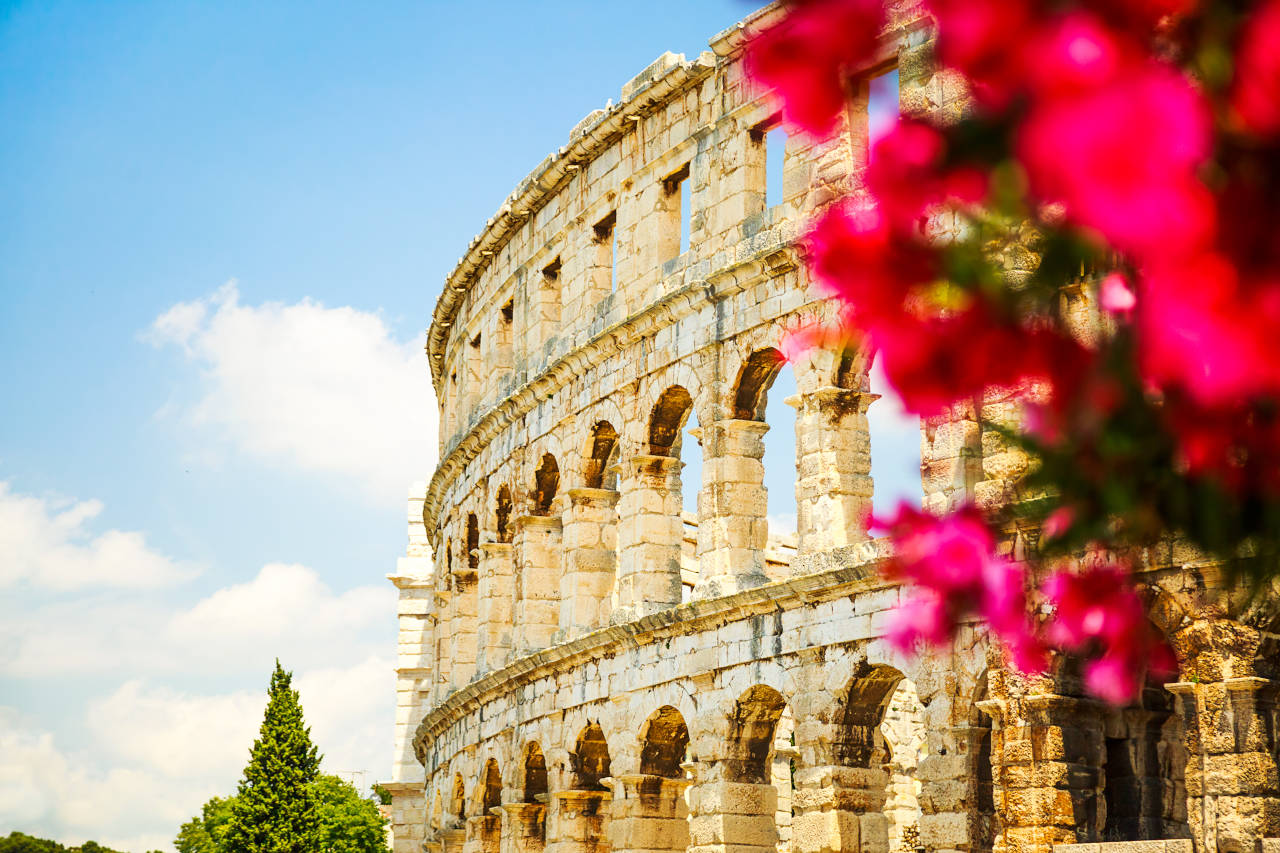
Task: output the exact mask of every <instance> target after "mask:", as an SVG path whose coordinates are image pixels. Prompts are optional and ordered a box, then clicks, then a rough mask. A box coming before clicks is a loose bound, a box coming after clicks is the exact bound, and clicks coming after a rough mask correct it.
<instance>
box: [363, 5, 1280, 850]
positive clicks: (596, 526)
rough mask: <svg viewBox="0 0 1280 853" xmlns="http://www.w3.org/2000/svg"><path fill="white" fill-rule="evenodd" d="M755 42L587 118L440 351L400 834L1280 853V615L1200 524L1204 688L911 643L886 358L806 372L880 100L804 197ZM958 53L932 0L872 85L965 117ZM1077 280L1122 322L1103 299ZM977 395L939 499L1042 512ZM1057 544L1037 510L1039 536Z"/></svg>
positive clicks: (436, 342) (1158, 609)
mask: <svg viewBox="0 0 1280 853" xmlns="http://www.w3.org/2000/svg"><path fill="white" fill-rule="evenodd" d="M771 14H775V12H774V11H772V10H766V11H764V12H762V13H758V14H757V15H756V16H753V18H754V21H755V22H758V21H759V20H761V19H762V18H765V17H767V16H768V15H771ZM750 23H752V22H750V21H749V22H748V24H750ZM743 33H744V29H743V28H742V27H738V28H735V29H733V30H730V31H727V32H725V33H722V34H721V35H719V36H717V37H716V38H715V39H713V40H712V42H711V45H710V46H711V51H710V52H706V53H703V54H702V55H701V56H699V57H697V58H696V59H694V60H692V61H687V60H685V59H684V58H683V57H677V56H673V55H671V54H666V55H664V56H663V57H661V58H660V59H659V60H658V61H657V62H655V63H654V64H653V65H652V66H650V67H649V68H648V69H646V70H645V71H644V72H643V73H642V74H641V75H639V76H638V77H636V78H635V79H634V80H632V81H631V82H629V83H627V84H626V85H625V86H624V87H623V90H622V97H621V100H620V101H619V103H618V104H617V105H615V106H612V107H611V108H609V109H608V110H604V111H597V112H595V113H593V114H592V115H590V116H588V117H587V118H586V119H584V120H583V121H582V122H581V123H580V124H579V125H578V126H577V127H576V128H574V130H573V131H572V133H571V135H570V140H569V143H568V144H567V145H566V146H565V147H564V148H562V149H561V150H560V151H558V152H556V153H555V154H554V155H552V156H551V157H549V158H548V159H547V160H546V161H544V162H543V163H542V164H541V165H539V167H538V168H537V169H535V170H534V172H533V173H532V174H531V175H530V176H529V178H528V179H526V180H525V182H523V183H522V184H521V185H520V186H519V187H518V188H517V189H516V191H515V192H514V193H513V194H512V196H511V198H510V199H509V200H508V202H507V203H506V204H505V205H504V206H503V208H502V209H501V210H500V211H499V213H498V214H497V216H495V217H494V218H493V219H492V220H491V221H490V222H489V223H488V224H487V225H486V228H485V230H484V232H483V234H481V235H480V236H479V237H478V238H476V240H475V241H474V242H473V243H472V245H471V246H470V247H469V248H468V250H467V253H466V255H465V257H464V258H463V259H462V260H461V261H460V262H459V265H458V267H457V269H456V270H455V271H454V273H453V274H452V275H451V276H450V277H449V279H448V281H447V282H446V285H445V289H444V293H443V295H442V297H441V299H440V302H439V304H438V305H437V308H436V312H435V316H434V318H433V322H432V325H431V331H430V335H429V341H428V356H429V358H430V360H431V369H432V372H433V377H434V380H435V384H436V388H437V391H438V396H439V399H440V406H441V429H440V449H441V457H442V461H441V463H440V466H439V468H438V469H437V471H436V472H435V475H434V477H433V478H432V480H431V481H430V483H427V484H423V485H421V486H419V487H418V488H417V489H416V490H415V492H414V493H413V494H412V496H411V498H410V501H409V528H410V543H409V552H408V556H407V557H406V558H405V559H404V560H402V562H401V564H400V566H399V568H398V571H397V573H396V575H395V576H393V578H392V580H393V582H394V583H395V584H396V586H397V587H398V588H399V590H400V612H399V619H400V645H399V659H400V666H399V669H398V693H397V696H398V702H397V715H396V749H397V754H396V765H395V779H394V780H393V782H392V783H391V784H389V785H388V786H387V787H388V788H390V790H391V791H392V793H393V795H394V808H393V829H394V836H395V853H418V851H419V849H425V850H429V851H436V853H482V851H483V853H603V851H609V850H612V851H614V853H623V851H628V853H632V852H635V853H638V851H646V853H650V851H668V850H681V851H683V850H690V851H696V853H765V851H767V852H768V853H784V851H790V853H827V851H855V850H856V851H861V853H880V851H895V853H896V851H911V850H917V849H923V850H930V851H952V850H955V851H960V850H964V851H1007V853H1032V851H1037V853H1040V852H1041V851H1042V852H1043V853H1048V851H1050V850H1051V849H1058V850H1063V849H1074V850H1080V851H1082V853H1083V851H1091V853H1104V852H1107V853H1109V851H1120V850H1127V851H1135V853H1136V851H1139V850H1143V851H1145V850H1152V851H1155V850H1161V851H1183V850H1187V851H1190V850H1193V849H1194V850H1196V851H1241V853H1243V851H1254V850H1256V849H1266V850H1271V849H1273V847H1274V845H1273V846H1271V847H1264V846H1263V844H1262V839H1263V838H1264V837H1268V836H1280V780H1278V779H1277V743H1276V734H1275V733H1276V728H1277V723H1278V722H1280V719H1278V717H1277V710H1276V696H1277V686H1280V681H1276V680H1275V679H1277V677H1280V673H1278V672H1276V670H1277V669H1278V668H1280V660H1278V653H1277V649H1278V648H1280V646H1278V644H1277V634H1276V631H1277V628H1278V625H1280V623H1278V620H1277V618H1276V610H1275V608H1274V607H1273V606H1271V605H1272V604H1274V602H1270V603H1268V602H1264V603H1263V604H1257V603H1255V604H1252V605H1248V604H1246V603H1245V602H1244V600H1243V599H1241V598H1239V597H1238V596H1233V595H1229V594H1226V593H1224V592H1223V591H1222V586H1223V583H1222V581H1221V579H1220V578H1219V576H1218V574H1217V573H1216V572H1215V570H1214V569H1213V567H1212V565H1209V564H1206V563H1205V562H1204V561H1201V560H1198V559H1197V558H1196V557H1195V556H1194V555H1191V554H1187V553H1183V551H1182V550H1181V549H1179V548H1178V547H1177V546H1176V545H1173V544H1171V545H1169V546H1168V547H1166V548H1164V549H1163V550H1160V551H1159V552H1158V553H1157V552H1152V553H1151V554H1149V555H1148V565H1147V566H1146V568H1145V569H1144V581H1145V582H1146V584H1147V586H1148V587H1149V591H1150V602H1151V611H1150V612H1151V618H1152V621H1153V622H1154V623H1155V624H1156V626H1157V627H1158V628H1160V629H1161V630H1162V631H1164V632H1165V634H1166V636H1168V637H1169V638H1170V640H1171V642H1172V643H1173V645H1174V647H1175V649H1176V651H1177V653H1178V655H1179V663H1180V667H1181V670H1182V672H1181V676H1180V678H1179V680H1178V681H1177V682H1176V683H1171V684H1168V685H1159V684H1153V685H1151V687H1150V689H1149V690H1148V691H1147V695H1146V696H1145V697H1144V699H1143V701H1142V702H1141V703H1139V704H1138V705H1135V706H1134V707H1132V708H1128V709H1124V710H1114V709H1109V708H1107V707H1105V706H1102V705H1100V704H1098V703H1096V702H1093V701H1090V700H1088V699H1086V698H1084V697H1083V693H1082V690H1081V686H1080V679H1079V677H1078V674H1077V672H1076V671H1075V669H1074V667H1073V665H1072V664H1071V663H1070V662H1064V663H1062V664H1061V665H1059V666H1058V668H1056V669H1055V670H1054V671H1053V672H1052V673H1051V674H1050V675H1049V676H1046V677H1043V678H1039V679H1034V680H1025V679H1023V678H1021V677H1018V676H1016V675H1012V674H1010V673H1009V672H1008V671H1006V670H1005V668H1004V667H1003V665H1002V657H1001V653H1000V650H999V649H997V648H994V647H993V646H992V645H991V644H990V643H989V642H988V639H987V637H986V635H985V634H984V633H983V632H982V631H981V630H980V629H979V628H978V627H977V626H974V627H966V628H964V629H963V630H962V631H961V632H960V634H959V636H958V637H957V638H956V641H955V643H954V647H953V648H952V649H951V650H950V651H949V653H948V654H946V655H943V656H941V657H926V658H920V659H915V658H905V657H903V656H901V655H900V654H898V653H896V652H895V651H894V650H893V649H892V648H891V647H890V646H889V645H887V644H886V643H885V642H884V640H883V639H882V635H883V629H884V625H885V620H886V618H887V611H888V610H889V609H890V608H892V607H893V606H894V605H895V604H896V603H897V601H898V598H899V590H898V589H897V587H896V586H895V585H894V584H892V583H889V582H887V581H885V580H884V579H882V578H881V577H880V576H879V575H878V573H877V571H876V566H877V563H878V562H879V560H880V559H881V558H882V557H883V556H884V545H883V543H881V542H878V541H873V540H870V539H869V538H868V535H867V532H866V530H865V528H864V526H863V525H864V524H865V522H864V518H865V515H866V512H867V510H868V509H869V506H870V500H871V495H872V482H871V477H870V453H871V452H873V451H874V448H871V447H869V441H868V430H867V410H868V407H869V406H870V405H873V404H874V401H875V397H874V395H872V394H870V393H869V391H868V381H867V376H866V361H865V358H863V357H862V356H861V355H860V354H859V353H853V352H847V353H835V352H827V351H822V350H818V351H815V352H813V353H810V354H808V355H805V356H803V357H802V358H800V359H797V360H795V361H793V362H792V363H790V364H787V365H783V364H782V363H781V362H780V361H779V360H778V359H777V357H776V354H777V352H776V351H777V349H778V348H779V347H780V345H781V341H782V339H783V337H784V335H785V334H786V332H787V331H788V330H789V329H793V328H795V327H796V326H798V325H800V324H802V323H805V322H808V321H810V320H814V319H824V318H826V317H827V316H828V313H829V311H830V307H829V306H828V305H827V304H825V303H824V302H823V300H822V299H821V295H820V294H819V293H817V292H816V291H815V290H814V288H813V287H812V286H811V284H810V282H809V281H808V280H807V278H806V276H805V273H804V270H803V267H802V266H801V265H800V264H799V263H798V260H797V256H796V250H795V248H794V247H793V243H794V241H795V238H796V236H797V234H798V233H800V230H801V228H802V226H803V223H804V221H805V220H806V218H807V217H809V216H811V215H812V214H813V213H814V212H815V211H816V210H818V209H820V208H821V207H822V206H823V205H825V204H827V203H829V202H831V201H832V200H833V199H835V198H836V197H838V196H839V195H840V194H841V193H842V192H843V191H844V190H845V188H847V187H850V186H851V187H853V188H854V190H855V191H856V189H857V187H858V186H859V181H860V174H861V171H862V167H863V164H865V162H866V156H867V150H866V149H867V144H866V139H867V109H866V106H867V103H866V102H867V94H866V93H867V84H866V82H865V81H864V82H863V83H861V84H859V85H858V86H857V87H855V90H854V91H852V92H851V98H850V108H849V110H848V115H847V120H846V121H845V124H844V126H843V127H842V129H841V131H840V132H839V133H837V134H836V135H835V136H834V137H833V138H831V139H830V140H826V141H821V142H815V141H813V140H807V139H802V138H796V137H792V138H790V139H788V140H787V147H786V157H785V171H784V175H783V197H782V198H781V200H779V201H778V202H777V203H776V204H768V203H767V201H766V195H767V194H766V181H767V177H768V176H767V175H766V151H765V147H766V146H765V142H764V139H765V133H766V131H767V130H768V129H769V128H770V127H771V126H772V125H773V124H774V123H776V119H775V117H774V115H773V113H772V112H771V107H770V105H769V104H768V103H767V102H766V101H764V100H762V99H761V98H759V97H758V95H757V94H756V93H753V92H752V91H751V90H750V88H749V87H748V86H747V85H746V82H745V80H744V77H743V70H742V62H741V49H742V43H743ZM931 37H932V36H931V33H930V30H929V28H928V26H927V20H926V19H925V18H924V17H923V16H922V15H921V14H920V13H919V11H918V10H917V9H916V8H914V7H912V6H909V5H904V6H902V7H901V8H900V9H898V10H897V12H896V14H895V15H894V16H893V17H892V20H891V23H890V26H889V27H888V28H887V30H886V32H885V36H884V40H883V55H882V62H879V63H877V64H876V65H875V66H873V67H870V68H868V69H867V74H868V76H870V75H872V74H874V73H878V72H881V71H883V70H884V69H886V68H889V67H893V66H895V65H896V67H897V68H898V70H899V75H900V88H901V106H902V109H903V110H905V111H915V112H937V113H940V114H942V115H944V116H946V115H955V114H957V113H958V111H960V110H962V109H963V90H962V88H961V87H960V86H959V85H957V83H956V82H955V81H954V80H951V79H949V78H947V77H946V76H945V75H943V74H941V73H935V70H934V68H933V66H932V64H931V62H930V59H929V56H930V40H931ZM683 194H689V197H688V199H687V200H688V202H689V204H688V205H687V207H688V208H689V209H690V211H691V217H690V219H689V221H688V222H687V223H686V224H685V225H684V226H683V229H684V230H685V231H687V240H688V248H687V249H685V250H683V251H682V239H681V231H682V223H681V208H682V201H684V200H685V199H683V198H682V196H683ZM1010 258H1011V260H1010V273H1011V274H1013V275H1016V274H1017V272H1018V269H1019V267H1018V264H1019V263H1025V262H1026V260H1025V258H1024V256H1023V255H1019V254H1017V253H1011V255H1010ZM1067 298H1070V299H1073V300H1075V301H1076V304H1075V305H1074V308H1073V310H1075V311H1076V312H1077V314H1078V315H1079V316H1081V317H1086V318H1087V317H1089V316H1090V315H1094V316H1096V312H1095V311H1093V310H1092V305H1091V304H1090V301H1091V297H1090V295H1089V292H1088V290H1087V289H1077V290H1073V291H1070V292H1069V293H1068V297H1067ZM779 370H794V371H795V378H796V384H797V387H798V389H799V393H798V394H797V395H796V396H794V397H793V398H791V399H789V400H788V402H789V403H790V404H791V405H793V406H794V407H795V408H796V410H797V420H796V437H795V440H796V448H797V472H796V483H795V491H796V500H797V504H798V510H799V511H798V536H797V542H796V546H795V548H794V550H786V551H785V552H784V551H783V550H782V549H780V548H778V547H775V546H776V545H777V543H776V542H775V543H771V540H770V538H769V532H768V524H767V516H766V511H765V508H766V499H767V496H766V492H765V488H764V486H763V483H762V477H763V469H762V465H761V456H762V453H763V444H762V437H763V435H764V434H765V432H766V431H767V430H768V429H769V425H768V424H767V423H764V422H763V414H764V410H765V408H764V401H765V399H766V395H767V394H768V392H769V389H770V386H771V384H772V382H773V380H774V378H775V376H776V375H777V372H778V371H779ZM691 410H692V411H696V414H697V419H698V422H699V423H700V424H701V427H700V429H699V430H697V431H693V432H691V431H689V430H687V429H686V421H687V418H688V415H689V412H690V411H691ZM977 414H978V413H975V412H974V411H972V409H971V408H970V409H969V410H967V411H966V410H957V411H955V412H952V413H951V414H950V415H949V416H948V417H946V418H939V419H937V420H935V421H932V422H929V423H927V424H926V425H925V428H924V430H923V435H922V453H923V459H924V462H923V465H922V477H923V487H924V495H925V497H924V500H925V505H926V506H928V507H930V508H934V509H938V508H945V507H946V506H948V505H954V504H956V503H957V502H959V501H962V500H966V499H970V500H977V501H979V502H989V501H1000V500H1007V499H1009V498H1010V497H1012V496H1014V495H1012V494H1011V488H1012V487H1011V484H1012V483H1013V482H1014V481H1015V480H1016V478H1017V477H1018V475H1019V474H1020V473H1021V472H1022V470H1023V468H1024V467H1025V459H1023V458H1022V457H1020V456H1019V455H1018V454H1017V453H1016V452H1014V451H1012V450H1010V449H1009V448H1007V447H1005V446H1004V445H1003V444H1002V443H1001V441H1000V440H999V437H998V435H997V433H996V432H994V431H992V430H990V429H984V428H983V422H984V421H986V422H990V421H992V420H999V419H1004V418H1009V417H1011V416H1012V409H1011V404H1009V403H1007V402H1005V401H1001V400H991V401H988V404H987V405H986V407H985V409H984V411H983V412H982V413H981V415H982V417H978V416H977ZM691 453H700V454H701V456H702V460H703V466H702V483H701V488H700V491H699V495H698V513H697V518H696V519H684V518H682V513H681V489H682V486H683V484H682V483H681V468H682V467H683V463H682V462H681V459H682V457H683V458H685V459H688V458H689V456H688V454H691ZM686 531H694V532H693V533H692V535H691V536H690V535H686ZM1034 539H1035V535H1034V531H1023V530H1017V529H1013V530H1010V531H1008V546H1009V547H1010V548H1011V549H1013V551H1014V553H1015V554H1017V553H1021V552H1022V551H1024V550H1025V549H1027V548H1030V547H1033V546H1034ZM784 554H785V556H783V555H784ZM1269 607H1270V609H1268V608H1269ZM1076 843H1078V844H1080V845H1081V846H1078V847H1074V848H1070V847H1069V845H1071V844H1076ZM1099 845H1101V846H1099Z"/></svg>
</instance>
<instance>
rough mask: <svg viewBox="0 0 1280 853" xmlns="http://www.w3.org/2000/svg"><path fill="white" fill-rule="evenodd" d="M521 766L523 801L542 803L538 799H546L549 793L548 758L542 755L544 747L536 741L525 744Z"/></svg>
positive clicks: (521, 794) (521, 793)
mask: <svg viewBox="0 0 1280 853" xmlns="http://www.w3.org/2000/svg"><path fill="white" fill-rule="evenodd" d="M520 764H521V778H520V797H521V799H522V800H523V801H524V802H526V803H537V802H542V800H539V799H538V797H539V796H543V797H545V796H546V795H547V793H548V787H547V757H546V756H545V755H543V754H542V746H541V745H540V744H539V743H538V742H537V741H536V740H531V741H529V742H528V743H527V744H525V747H524V753H523V756H522V760H521V762H520Z"/></svg>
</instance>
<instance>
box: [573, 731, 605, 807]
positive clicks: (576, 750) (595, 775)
mask: <svg viewBox="0 0 1280 853" xmlns="http://www.w3.org/2000/svg"><path fill="white" fill-rule="evenodd" d="M569 767H570V770H571V771H572V773H573V787H574V788H575V789H577V790H580V791H606V790H608V789H607V788H606V787H605V786H604V784H603V783H602V782H601V781H600V780H601V779H603V778H605V777H606V776H608V775H609V743H608V741H606V740H605V737H604V730H603V729H601V728H600V725H599V724H598V723H590V724H589V725H587V726H586V728H584V729H583V730H582V732H581V733H580V734H579V735H578V741H577V743H576V744H575V745H574V747H573V752H571V753H569Z"/></svg>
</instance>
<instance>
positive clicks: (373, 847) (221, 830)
mask: <svg viewBox="0 0 1280 853" xmlns="http://www.w3.org/2000/svg"><path fill="white" fill-rule="evenodd" d="M311 787H312V790H313V792H314V793H315V797H316V811H317V813H318V815H319V824H320V828H319V835H320V841H319V846H318V847H317V848H316V849H317V850H319V851H324V853H387V846H386V820H385V819H384V818H383V817H382V815H381V814H380V813H379V812H378V806H377V804H376V803H375V802H374V801H373V800H369V799H365V798H363V797H361V796H360V795H359V794H358V793H357V792H356V789H355V788H353V787H352V786H351V785H350V784H348V783H346V782H344V781H343V780H341V779H339V778H338V777H337V776H330V775H327V774H321V775H320V776H318V777H317V778H316V781H315V782H313V783H312V785H311ZM236 799H237V798H236V797H227V798H225V799H224V798H221V797H214V798H213V799H212V800H210V801H209V802H207V803H205V804H204V808H203V809H202V810H201V814H199V815H197V816H196V817H193V818H192V819H191V820H189V821H187V822H186V823H184V824H183V825H182V829H181V830H179V832H178V837H177V838H176V839H175V840H174V842H173V844H174V847H176V848H177V849H178V853H227V847H226V830H227V825H228V823H229V822H230V820H231V814H232V811H233V809H234V807H235V802H236ZM0 853H7V851H0ZM22 853H61V851H44V850H41V851H35V850H33V851H22Z"/></svg>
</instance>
